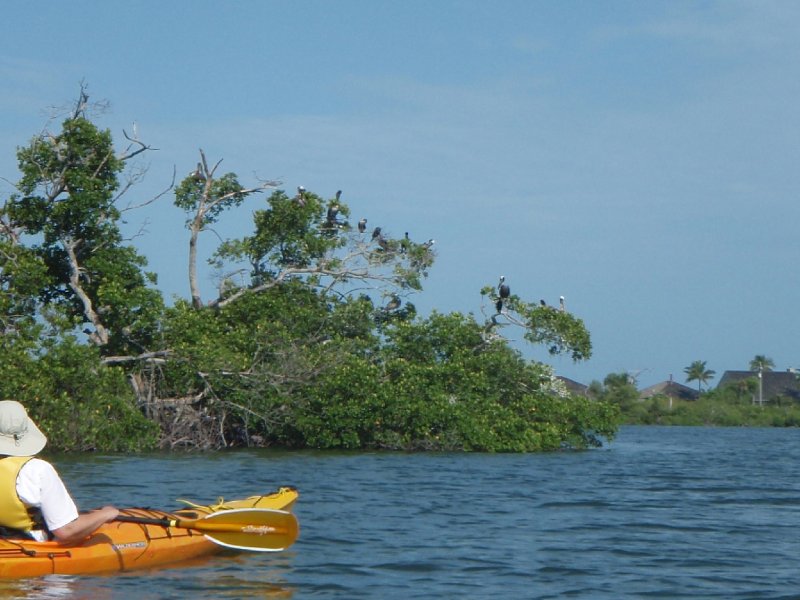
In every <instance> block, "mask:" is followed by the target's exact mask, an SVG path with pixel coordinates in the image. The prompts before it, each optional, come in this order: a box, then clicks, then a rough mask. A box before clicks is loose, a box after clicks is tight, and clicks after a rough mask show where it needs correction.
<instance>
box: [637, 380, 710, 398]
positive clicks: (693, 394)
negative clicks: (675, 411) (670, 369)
mask: <svg viewBox="0 0 800 600" xmlns="http://www.w3.org/2000/svg"><path fill="white" fill-rule="evenodd" d="M699 395H700V394H699V392H698V391H697V390H694V389H692V388H690V387H688V386H685V385H683V384H682V383H678V382H677V381H672V380H667V381H662V382H661V383H656V384H655V385H651V386H649V387H646V388H644V389H643V390H641V391H640V392H639V398H641V399H642V400H645V399H647V398H652V397H653V396H668V397H670V398H675V399H678V400H697V397H698V396H699Z"/></svg>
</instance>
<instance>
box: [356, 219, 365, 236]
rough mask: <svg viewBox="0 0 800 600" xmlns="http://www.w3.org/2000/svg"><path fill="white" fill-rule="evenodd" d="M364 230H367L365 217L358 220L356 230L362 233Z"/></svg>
mask: <svg viewBox="0 0 800 600" xmlns="http://www.w3.org/2000/svg"><path fill="white" fill-rule="evenodd" d="M366 230H367V220H366V219H361V220H360V221H359V222H358V231H359V232H360V233H364V232H365V231H366Z"/></svg>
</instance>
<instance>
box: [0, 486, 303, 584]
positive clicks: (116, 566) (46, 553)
mask: <svg viewBox="0 0 800 600" xmlns="http://www.w3.org/2000/svg"><path fill="white" fill-rule="evenodd" d="M297 497H298V493H297V491H296V490H295V489H293V488H288V487H286V488H281V489H279V490H278V491H277V492H275V493H273V494H268V495H264V496H251V497H249V498H245V499H243V500H234V501H228V502H223V501H222V500H220V501H219V502H218V503H217V504H214V505H208V506H203V505H197V504H193V503H189V502H185V501H184V502H185V503H186V504H188V505H189V506H188V507H187V508H184V509H180V510H176V511H174V512H165V511H162V510H155V509H148V508H127V509H121V510H120V514H123V515H127V516H133V517H145V518H153V519H163V518H168V519H174V518H178V519H187V520H190V519H201V518H203V517H205V516H207V515H209V514H212V513H216V512H218V511H224V510H230V509H240V508H270V509H278V510H286V511H289V510H291V508H292V507H293V506H294V503H295V502H296V501H297ZM223 549H224V548H223V547H221V546H219V545H218V544H215V543H214V542H212V541H210V540H209V539H207V538H206V537H205V536H204V535H203V534H202V533H201V532H199V531H194V530H191V529H183V528H179V527H166V526H163V525H149V524H140V523H122V522H118V521H114V522H111V523H106V524H105V525H103V526H101V527H100V528H99V529H98V530H97V531H96V532H95V533H93V534H92V535H91V536H90V537H88V538H87V539H86V540H85V541H84V542H83V543H81V544H79V545H75V546H64V545H62V544H59V543H58V542H36V541H32V540H20V539H14V540H12V539H0V578H6V579H12V578H13V579H17V578H23V577H36V576H41V575H49V574H53V573H61V574H89V573H103V572H112V571H130V570H133V569H144V568H150V567H155V566H159V565H164V564H169V563H174V562H180V561H184V560H189V559H193V558H198V557H202V556H206V555H210V554H215V553H217V552H220V551H221V550H223Z"/></svg>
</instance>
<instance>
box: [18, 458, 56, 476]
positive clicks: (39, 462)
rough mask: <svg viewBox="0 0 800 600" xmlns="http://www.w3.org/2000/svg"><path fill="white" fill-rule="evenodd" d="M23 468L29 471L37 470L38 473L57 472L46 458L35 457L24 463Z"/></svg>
mask: <svg viewBox="0 0 800 600" xmlns="http://www.w3.org/2000/svg"><path fill="white" fill-rule="evenodd" d="M22 469H24V470H25V471H27V472H36V473H55V472H56V468H55V467H54V466H53V465H51V464H50V463H49V462H47V461H46V460H44V459H43V458H36V457H33V458H32V459H30V460H29V461H28V462H26V463H25V464H24V465H22Z"/></svg>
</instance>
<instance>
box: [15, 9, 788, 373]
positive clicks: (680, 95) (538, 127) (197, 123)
mask: <svg viewBox="0 0 800 600" xmlns="http://www.w3.org/2000/svg"><path fill="white" fill-rule="evenodd" d="M0 10H2V13H3V18H2V19H0V198H2V197H7V196H8V195H9V194H10V193H12V191H13V185H12V184H13V182H14V181H16V180H17V179H18V178H19V172H18V170H17V163H16V156H15V153H16V149H17V147H19V146H22V145H25V144H26V143H27V142H28V141H29V140H30V139H31V137H33V136H34V135H36V134H37V133H39V132H41V131H42V130H43V129H44V128H45V127H50V128H51V129H57V127H58V124H59V123H60V120H59V119H60V117H59V115H63V114H64V109H65V107H69V106H70V105H71V104H72V103H74V101H75V100H76V98H77V96H78V91H79V86H80V84H81V82H85V84H86V85H87V86H88V92H89V95H90V99H91V100H94V101H107V102H108V108H107V109H106V110H105V111H98V112H97V114H96V115H93V120H94V121H95V122H96V123H97V124H98V125H99V126H100V127H102V128H107V129H109V130H110V131H111V133H112V134H113V136H114V139H115V141H116V143H117V146H118V147H119V148H120V150H121V149H122V148H123V147H124V141H125V140H124V137H123V130H124V131H127V132H128V133H129V134H130V133H132V131H133V130H134V129H133V128H134V124H135V131H136V132H137V134H138V136H139V137H140V138H141V139H142V140H143V141H145V142H146V143H147V144H149V145H151V146H152V147H153V148H156V149H157V150H154V151H153V152H150V153H149V154H148V155H147V158H146V159H144V160H143V161H142V162H140V164H139V165H138V166H139V167H142V168H144V167H146V168H147V173H146V177H145V179H144V180H143V181H142V182H141V183H140V184H139V185H138V186H136V188H134V189H133V190H132V191H131V192H129V194H128V195H127V196H126V197H125V198H124V199H123V203H124V204H125V203H127V204H126V205H130V206H134V205H136V204H139V203H141V202H144V201H146V200H150V199H152V198H154V197H155V196H157V195H158V194H159V193H160V192H162V191H164V190H165V189H166V188H167V187H168V186H169V184H170V181H171V179H172V174H173V170H175V172H177V174H178V178H179V179H182V178H183V177H184V176H185V175H186V174H188V173H189V172H190V171H191V170H192V169H193V167H194V165H196V163H197V160H198V157H199V151H200V149H202V150H203V151H204V152H205V154H206V156H207V157H208V159H209V161H210V162H212V163H214V162H216V161H218V160H222V163H221V166H220V169H221V170H222V171H223V172H229V171H233V172H235V173H237V174H238V175H239V177H240V181H242V183H243V184H245V185H255V184H256V183H257V182H258V181H259V180H265V179H271V180H279V181H281V182H282V183H281V186H280V188H281V189H285V190H287V191H288V192H290V193H292V192H293V191H294V190H295V188H296V187H297V186H298V185H303V186H305V187H306V188H307V189H308V190H309V191H311V192H314V193H316V194H319V195H320V196H322V197H324V198H330V197H332V196H333V194H334V193H335V191H336V190H339V189H341V190H342V200H343V201H344V202H346V203H347V204H348V206H349V207H350V209H351V211H352V213H353V217H354V218H355V219H358V218H360V217H362V216H364V217H366V218H368V220H369V224H370V226H374V225H381V226H382V227H383V229H384V231H386V232H387V233H390V234H392V235H394V236H401V235H403V233H404V232H406V231H408V232H409V233H410V235H411V237H412V239H415V240H417V241H424V240H427V239H429V238H433V239H435V240H436V244H435V249H436V251H437V261H436V264H435V265H434V267H433V269H432V270H431V272H430V275H429V277H428V279H427V280H425V282H424V290H423V292H421V293H419V294H417V295H415V296H413V297H411V298H409V300H410V301H411V302H413V303H414V304H415V305H416V306H417V308H418V310H419V311H420V313H421V314H422V315H427V314H429V313H430V311H432V310H434V309H435V310H437V311H439V312H452V311H458V312H462V313H465V314H466V313H472V314H474V315H476V317H478V318H479V319H481V320H482V319H483V316H482V312H481V310H482V298H481V296H480V289H481V288H482V287H483V286H485V285H496V283H497V281H498V278H499V276H500V275H504V276H505V277H506V282H507V283H508V284H510V286H511V291H512V293H514V294H517V295H519V296H520V297H522V298H523V299H526V300H529V301H532V302H537V301H538V300H539V299H540V298H541V299H545V300H546V301H547V302H548V303H550V304H557V303H558V298H559V296H561V295H563V296H564V297H565V299H566V306H567V309H568V310H570V311H571V312H572V313H573V314H575V315H576V316H578V317H580V318H581V319H583V321H584V323H585V324H586V326H587V328H588V329H589V331H590V333H591V336H592V344H593V355H592V357H591V358H590V359H589V360H587V361H583V362H580V363H574V362H573V361H572V360H571V359H569V358H568V357H550V356H549V355H548V354H547V353H546V352H545V351H544V349H542V348H535V347H530V346H528V345H526V344H525V343H524V342H523V341H522V333H521V332H519V331H514V330H510V329H507V330H505V332H504V333H505V334H506V335H507V336H508V337H509V338H511V340H512V342H513V343H514V344H515V347H518V348H520V350H521V351H522V352H524V354H525V356H526V357H528V358H530V359H532V360H543V361H545V362H547V363H549V364H551V365H552V366H553V367H554V369H555V371H556V373H557V374H560V375H563V376H565V377H569V378H571V379H574V380H576V381H579V382H582V383H586V384H588V383H590V382H592V381H594V380H598V381H602V380H603V379H604V378H605V376H606V375H608V374H609V373H621V372H627V373H629V374H630V375H631V376H633V377H635V379H636V381H637V384H638V385H639V387H644V386H647V385H651V384H654V383H658V382H661V381H665V380H667V379H669V378H670V377H672V378H673V379H674V380H675V381H678V382H681V383H684V382H685V380H686V374H685V369H686V367H687V366H688V365H689V364H690V363H692V362H693V361H695V360H703V361H706V363H707V368H709V369H712V370H714V371H716V374H717V376H716V378H715V380H716V381H718V379H719V377H721V375H722V373H723V372H724V371H726V370H744V369H747V368H748V366H749V363H750V361H751V360H752V359H753V357H754V356H756V355H765V356H767V357H769V358H771V359H772V360H773V362H774V364H775V368H776V369H778V370H782V369H787V368H794V367H800V348H798V339H800V335H799V334H800V319H798V314H797V312H798V307H800V285H798V281H797V279H798V275H797V273H796V269H797V266H796V265H795V263H794V261H795V260H796V259H797V258H798V255H800V252H798V251H799V250H800V236H798V222H800V219H799V218H798V217H800V202H798V200H799V198H798V190H800V168H799V167H798V165H800V138H799V137H798V132H800V98H799V97H798V96H800V36H798V35H797V32H798V31H800V3H796V2H790V1H788V0H787V1H769V0H759V1H738V0H724V1H719V2H717V1H681V0H674V1H669V2H667V1H657V0H653V1H651V2H638V1H618V0H608V1H599V0H598V1H589V0H585V1H579V0H563V1H556V0H553V1H546V2H545V1H540V0H521V1H512V0H507V1H498V2H486V1H471V0H461V1H456V0H437V1H435V2H431V1H429V0H403V1H395V2H388V1H379V0H336V1H333V0H329V1H323V0H309V1H304V2H300V1H298V2H285V1H276V0H240V1H227V2H226V1H222V0H215V1H213V2H211V1H208V0H191V1H188V0H187V1H178V0H175V1H172V2H164V1H163V0H140V1H137V0H129V1H126V2H121V1H116V0H96V1H90V0H71V1H70V2H62V1H56V0H51V1H44V0H6V1H5V2H3V3H2V6H1V7H0ZM54 117H56V119H55V121H53V118H54ZM264 198H265V196H261V197H253V198H251V199H248V200H247V202H246V203H245V205H243V206H242V207H241V208H240V209H239V210H238V211H237V212H235V213H227V214H226V216H225V219H224V222H223V223H221V224H220V226H219V228H218V231H217V233H218V235H219V236H220V237H221V238H226V237H237V236H238V237H241V236H243V235H248V234H249V233H251V232H252V220H251V217H252V212H253V211H254V210H256V209H259V208H262V207H263V206H264ZM172 200H173V196H172V194H170V193H168V194H165V195H163V196H161V197H160V198H159V199H158V200H156V201H155V202H152V203H151V204H149V205H148V206H147V207H145V208H143V209H140V210H131V211H128V212H126V213H125V218H126V221H127V222H128V224H127V225H126V227H128V228H129V231H128V233H129V234H130V235H131V236H132V237H133V236H134V235H135V236H136V237H135V238H134V244H135V245H136V246H137V248H138V249H139V250H140V252H141V253H142V254H144V255H145V256H146V257H147V258H148V260H149V269H150V270H152V271H154V272H155V273H157V274H158V277H159V288H160V289H161V290H162V291H163V292H164V293H165V295H166V296H167V298H175V297H183V298H187V297H188V291H189V290H188V278H187V275H186V273H187V253H188V232H187V231H186V229H185V227H184V220H185V216H184V214H183V213H182V212H181V211H179V210H178V209H177V208H175V207H174V206H173V205H172ZM217 241H218V240H217V239H216V238H215V237H213V236H210V235H206V236H205V237H203V238H201V241H200V244H201V249H202V251H203V252H205V253H206V255H207V254H208V253H210V252H211V251H212V250H213V249H214V248H215V247H216V244H217ZM201 278H202V280H203V285H204V290H206V292H205V293H206V294H207V295H208V296H209V297H210V296H211V294H212V292H213V290H214V280H213V273H212V271H210V270H208V269H206V270H204V271H203V272H202V273H201ZM715 380H712V381H711V385H712V386H713V385H714V384H715V382H716V381H715ZM691 385H695V384H691Z"/></svg>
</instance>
